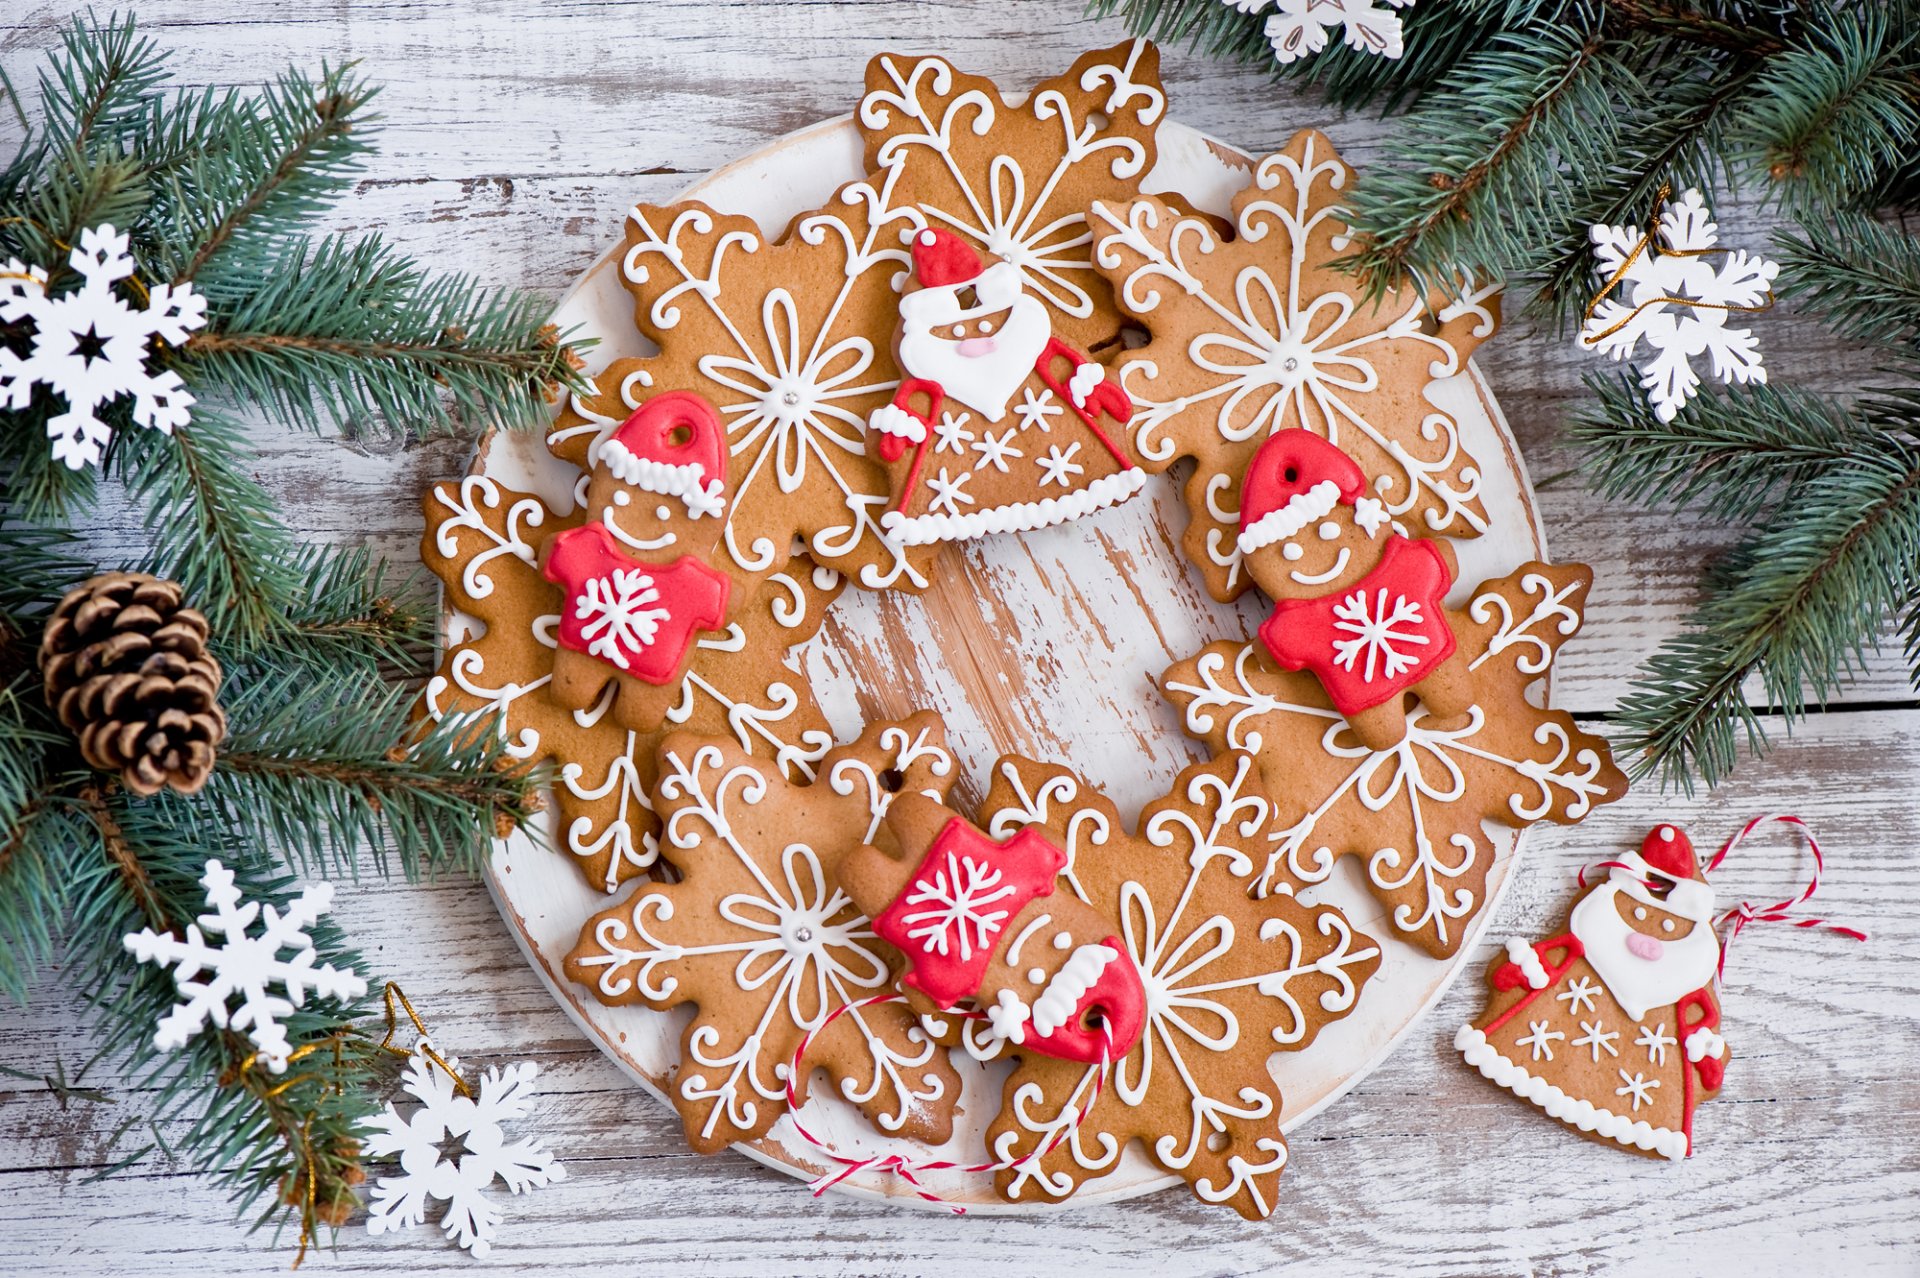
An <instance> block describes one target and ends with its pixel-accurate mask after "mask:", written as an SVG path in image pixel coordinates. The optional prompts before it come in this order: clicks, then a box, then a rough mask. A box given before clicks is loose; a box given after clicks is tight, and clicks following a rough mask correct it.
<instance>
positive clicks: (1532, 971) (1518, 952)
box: [1507, 936, 1547, 990]
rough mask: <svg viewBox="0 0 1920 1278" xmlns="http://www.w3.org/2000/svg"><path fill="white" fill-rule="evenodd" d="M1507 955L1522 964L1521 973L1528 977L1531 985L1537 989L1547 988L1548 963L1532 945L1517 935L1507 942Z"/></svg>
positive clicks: (1528, 982)
mask: <svg viewBox="0 0 1920 1278" xmlns="http://www.w3.org/2000/svg"><path fill="white" fill-rule="evenodd" d="M1507 957H1508V958H1509V959H1511V960H1513V961H1514V962H1515V963H1518V964H1519V965H1520V974H1521V975H1522V976H1524V977H1526V978H1527V984H1528V985H1529V986H1531V987H1532V988H1534V989H1536V990H1544V989H1545V988H1547V968H1546V965H1545V964H1543V963H1542V962H1541V961H1540V954H1539V952H1538V951H1536V950H1535V949H1534V948H1533V947H1532V946H1531V945H1528V944H1527V943H1526V942H1525V941H1523V940H1521V939H1520V938H1519V937H1517V936H1516V937H1514V938H1512V939H1511V940H1509V941H1508V942H1507Z"/></svg>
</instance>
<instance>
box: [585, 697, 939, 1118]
mask: <svg viewBox="0 0 1920 1278" xmlns="http://www.w3.org/2000/svg"><path fill="white" fill-rule="evenodd" d="M956 778H957V770H956V768H955V766H954V762H953V758H952V756H951V755H950V754H948V753H947V750H946V745H945V730H944V729H943V727H942V726H941V723H940V720H939V718H938V716H936V715H934V714H931V713H928V712H922V713H920V714H917V715H914V716H913V717H912V718H910V719H908V720H906V721H905V722H904V723H877V724H872V725H870V726H869V727H868V728H867V730H866V731H865V732H864V733H862V734H861V736H860V739H859V740H858V741H856V742H854V743H853V744H852V745H847V746H841V747H839V748H838V749H836V750H834V751H833V752H832V753H830V754H828V755H827V757H826V758H825V759H824V760H822V762H821V766H820V775H819V779H818V780H816V781H815V782H814V783H813V784H812V785H794V784H791V783H790V782H788V781H787V780H786V779H785V778H784V777H782V776H781V774H780V772H779V770H778V769H777V768H775V767H774V766H773V764H772V763H771V762H769V761H768V760H766V759H765V758H763V757H756V756H753V755H749V754H747V753H746V752H745V751H744V750H742V749H740V748H739V746H737V745H735V744H734V743H733V742H732V741H726V740H717V739H713V738H699V737H692V736H683V735H675V736H672V737H669V738H668V739H667V741H666V742H665V744H664V745H662V747H661V750H660V781H659V784H658V785H657V786H656V787H655V788H654V795H653V804H654V810H655V811H656V812H657V813H658V814H659V817H660V820H661V822H662V823H663V830H664V833H663V842H664V847H663V849H662V850H663V852H664V854H665V856H666V859H667V860H668V861H669V862H671V863H672V865H673V867H674V869H675V870H677V871H678V872H679V875H680V878H679V880H678V881H677V882H674V883H647V884H642V885H641V886H640V887H638V888H637V889H636V890H635V891H634V892H633V894H632V895H630V896H629V897H627V899H626V900H625V901H623V902H621V903H620V904H619V905H617V906H615V907H614V908H612V909H609V910H606V911H603V912H602V913H600V914H597V915H595V916H593V917H592V918H591V919H589V920H588V921H587V923H586V926H585V927H584V928H583V929H582V930H581V933H580V942H579V944H578V945H576V946H575V947H574V950H573V952H572V953H571V954H569V955H568V956H567V961H566V970H567V975H568V976H569V977H571V978H572V979H573V980H576V981H578V982H580V983H581V984H583V985H585V986H587V987H588V988H589V989H590V990H591V991H592V992H593V995H594V997H595V998H597V999H599V1000H600V1001H601V1002H603V1003H607V1004H627V1003H639V1004H643V1005H645V1006H647V1007H653V1008H670V1007H677V1006H679V1005H680V1004H682V1003H696V1004H698V1005H699V1011H698V1012H697V1013H696V1015H695V1016H694V1019H693V1020H692V1021H691V1022H690V1023H689V1024H688V1026H687V1030H686V1033H685V1035H684V1036H683V1038H682V1040H681V1044H682V1051H681V1062H680V1067H679V1070H678V1072H677V1073H676V1074H675V1076H674V1080H673V1087H672V1093H671V1095H672V1100H673V1103H674V1106H675V1108H677V1109H678V1110H679V1111H680V1117H681V1119H682V1121H683V1122H684V1123H685V1124H686V1129H687V1139H688V1140H689V1141H690V1142H691V1143H692V1144H693V1147H694V1148H695V1149H697V1150H699V1151H701V1152H702V1153H713V1152H715V1151H716V1150H719V1149H722V1148H724V1147H725V1146H727V1145H728V1144H731V1143H732V1142H734V1141H741V1140H753V1139H755V1138H756V1137H759V1136H762V1135H765V1134H766V1132H767V1130H768V1129H769V1128H771V1127H772V1126H773V1125H774V1123H775V1122H777V1121H779V1118H780V1116H781V1115H782V1114H783V1113H785V1112H786V1109H787V1102H786V1096H787V1069H788V1067H789V1066H788V1063H789V1062H790V1061H791V1060H792V1059H793V1055H794V1052H795V1050H796V1049H797V1048H798V1047H799V1046H800V1043H801V1040H802V1039H803V1038H804V1037H805V1036H806V1035H807V1034H808V1033H809V1032H811V1031H814V1030H819V1029H820V1027H821V1026H822V1025H824V1024H825V1023H826V1020H827V1018H828V1017H829V1016H830V1015H832V1014H833V1013H834V1011H835V1010H836V1009H838V1008H840V1007H842V1006H844V1005H846V1004H849V1003H856V1002H859V1001H860V1000H862V999H865V998H868V997H870V996H872V995H875V994H880V993H884V992H885V991H887V990H888V989H890V988H892V986H893V973H892V971H891V969H890V966H889V964H890V962H891V958H892V956H891V954H890V953H889V952H888V951H887V948H886V946H885V945H884V944H883V943H882V942H880V941H878V940H876V939H875V937H874V932H873V928H872V926H871V924H870V923H869V922H868V920H867V916H866V915H865V914H863V913H861V912H860V910H859V909H858V908H857V907H856V906H855V905H854V903H853V901H852V900H851V899H849V897H848V896H847V894H846V892H844V891H843V890H842V889H841V888H840V887H839V885H838V883H837V880H836V874H837V871H838V869H839V865H840V862H841V861H842V860H843V859H844V858H845V857H846V856H847V855H848V854H849V853H851V852H852V851H853V850H854V849H855V848H857V847H859V846H860V845H861V844H863V843H866V842H867V841H869V840H870V839H872V838H873V837H874V834H875V832H876V831H878V829H879V828H880V823H881V821H882V819H883V818H884V817H885V816H886V813H887V808H888V806H889V805H890V804H891V803H892V801H893V799H894V796H895V795H896V794H910V793H920V794H924V795H927V796H930V797H931V798H933V799H936V800H937V799H939V798H941V797H943V796H944V795H945V794H946V792H947V789H948V788H949V787H950V786H951V785H952V784H953V782H954V781H955V779H956ZM807 1060H808V1063H809V1064H810V1065H813V1066H817V1067H818V1068H821V1069H825V1070H826V1071H827V1072H828V1073H829V1074H830V1075H831V1076H832V1077H833V1079H834V1080H835V1082H836V1084H837V1085H838V1087H839V1091H840V1094H841V1095H842V1096H844V1097H845V1098H846V1099H847V1100H849V1101H851V1102H852V1103H854V1104H855V1105H857V1106H859V1108H860V1110H861V1112H863V1113H864V1114H866V1115H867V1116H868V1117H869V1118H870V1119H872V1120H873V1122H874V1123H875V1125H876V1126H878V1127H879V1129H880V1130H881V1131H883V1132H886V1133H888V1134H890V1135H904V1136H909V1137H915V1138H918V1139H921V1140H927V1141H932V1142H935V1143H938V1142H940V1141H943V1140H945V1139H947V1137H948V1135H949V1134H950V1133H951V1131H952V1124H953V1106H954V1102H955V1101H956V1100H957V1099H958V1096H959V1079H958V1077H957V1075H955V1074H954V1072H953V1067H952V1065H951V1064H950V1063H949V1062H948V1060H947V1056H946V1053H945V1052H943V1051H942V1050H940V1048H939V1046H938V1045H937V1044H936V1043H934V1042H933V1040H932V1039H931V1038H929V1037H928V1036H927V1035H926V1034H925V1033H924V1032H923V1031H922V1030H921V1029H920V1028H919V1026H918V1025H917V1024H916V1021H915V1018H914V1016H913V1014H912V1013H911V1012H910V1011H908V1009H907V1008H906V1007H904V1006H902V1005H900V1004H898V1003H891V1004H882V1005H878V1006H873V1007H864V1008H859V1009H856V1010H853V1011H849V1012H847V1013H846V1014H844V1015H842V1016H840V1017H839V1018H838V1019H836V1020H835V1021H834V1022H833V1024H832V1025H830V1026H827V1027H826V1029H825V1030H824V1031H823V1032H821V1033H820V1034H819V1035H818V1036H817V1037H816V1038H815V1039H814V1040H813V1043H812V1045H811V1047H810V1048H809V1050H808V1054H807ZM796 1091H797V1094H798V1095H799V1096H800V1097H801V1099H802V1100H803V1101H804V1099H805V1093H806V1080H804V1079H802V1080H800V1082H799V1084H798V1086H797V1088H796Z"/></svg>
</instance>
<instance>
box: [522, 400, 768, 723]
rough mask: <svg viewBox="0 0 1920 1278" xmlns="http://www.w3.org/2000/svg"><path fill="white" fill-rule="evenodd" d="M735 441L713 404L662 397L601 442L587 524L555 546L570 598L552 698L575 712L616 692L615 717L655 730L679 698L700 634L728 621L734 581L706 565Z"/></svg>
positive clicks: (557, 580) (558, 538) (551, 564)
mask: <svg viewBox="0 0 1920 1278" xmlns="http://www.w3.org/2000/svg"><path fill="white" fill-rule="evenodd" d="M726 455H727V454H726V435H725V431H724V428H723V427H722V426H721V425H720V418H719V416H718V414H716V413H715V412H714V411H713V406H712V405H710V404H708V403H707V402H706V401H705V400H703V399H701V398H700V397H699V396H698V395H694V394H690V393H688V392H686V391H680V392H677V393H673V394H667V395H656V396H654V397H653V398H652V399H650V400H648V401H647V402H646V404H645V405H644V406H643V407H642V408H640V409H639V410H638V411H636V412H635V413H634V414H633V416H631V417H629V418H628V419H627V420H626V421H625V422H624V423H623V424H622V425H621V427H620V429H619V430H617V431H615V432H614V433H613V435H612V436H610V437H609V438H608V439H606V440H605V441H604V442H602V444H601V446H600V455H599V459H598V463H597V464H596V466H595V467H594V470H593V473H592V476H591V477H590V481H589V484H588V488H587V501H586V510H585V516H586V522H585V523H584V524H583V525H581V526H580V527H578V528H570V529H567V530H566V531H564V532H561V533H558V534H556V535H555V536H553V537H552V538H550V539H549V540H548V542H547V544H546V547H545V549H544V550H542V552H541V556H540V566H541V571H542V573H543V574H544V575H545V576H546V579H547V580H548V581H550V582H552V583H553V584H554V585H556V586H559V587H560V589H561V595H562V599H561V610H560V627H559V629H558V631H557V632H556V634H555V637H556V639H557V640H558V646H557V647H556V648H555V649H554V653H553V695H554V697H555V698H556V699H557V700H559V701H560V702H561V703H562V704H563V705H567V706H571V707H573V708H574V709H577V710H586V709H589V708H591V707H592V706H593V705H594V704H595V703H596V702H598V701H600V700H601V698H602V695H603V693H604V692H605V691H606V690H607V689H608V688H609V687H611V689H612V697H613V716H614V718H615V719H616V720H617V721H618V722H619V723H620V725H621V726H622V727H624V728H631V729H633V730H635V731H638V732H651V731H652V730H653V729H655V728H657V727H659V726H660V723H661V720H662V719H664V718H665V717H666V713H667V710H668V709H669V708H670V707H671V706H673V705H674V703H675V702H677V701H678V700H679V697H680V680H681V677H682V676H683V675H684V674H685V673H686V670H687V663H688V662H689V661H690V660H692V657H693V653H694V640H695V638H696V637H697V635H698V634H699V632H701V631H712V630H718V629H719V628H720V627H721V626H722V625H723V624H724V623H725V621H726V617H727V607H728V594H729V591H730V588H731V586H732V579H731V578H730V577H728V576H727V575H726V574H725V573H723V572H719V571H716V570H715V569H713V568H710V567H708V566H707V564H706V562H705V557H706V556H708V555H710V554H711V553H712V552H713V548H714V544H715V543H716V542H717V541H719V539H720V529H721V526H722V524H723V523H724V521H725V517H726V512H727V497H726Z"/></svg>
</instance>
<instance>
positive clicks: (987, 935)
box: [900, 852, 1014, 961]
mask: <svg viewBox="0 0 1920 1278" xmlns="http://www.w3.org/2000/svg"><path fill="white" fill-rule="evenodd" d="M1005 878H1006V876H1005V875H1004V874H1003V873H1001V871H1000V869H999V868H998V867H997V866H994V865H992V864H990V863H988V862H985V861H976V860H974V859H973V858H972V857H970V856H962V855H960V854H957V853H954V852H948V853H947V862H946V864H945V865H943V866H936V867H935V868H934V871H933V876H932V877H931V878H918V879H915V880H914V881H913V883H912V884H911V885H910V886H909V887H908V889H907V896H906V901H905V904H907V905H926V906H929V907H930V908H928V909H924V910H914V911H912V912H910V913H906V914H903V915H901V916H900V921H901V923H903V924H905V925H906V929H907V938H908V939H909V940H914V941H919V942H921V943H922V944H923V945H924V946H925V947H926V948H927V949H928V950H929V951H931V952H932V953H935V954H949V953H951V952H952V951H953V950H954V949H956V948H957V949H958V950H959V951H960V958H961V959H962V960H963V961H965V960H970V959H972V958H973V952H974V950H976V949H978V950H981V951H982V952H988V951H991V950H992V948H993V938H994V937H995V936H998V935H999V934H1000V930H1001V929H1002V928H1003V927H1005V926H1006V923H1007V913H1008V912H1007V911H1006V910H993V909H988V908H987V907H988V906H991V905H993V904H994V903H995V902H997V901H1004V900H1006V899H1007V898H1008V897H1010V896H1012V895H1013V894H1014V887H1013V885H1012V884H1011V883H1006V882H1003V880H1004V879H1005Z"/></svg>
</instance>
